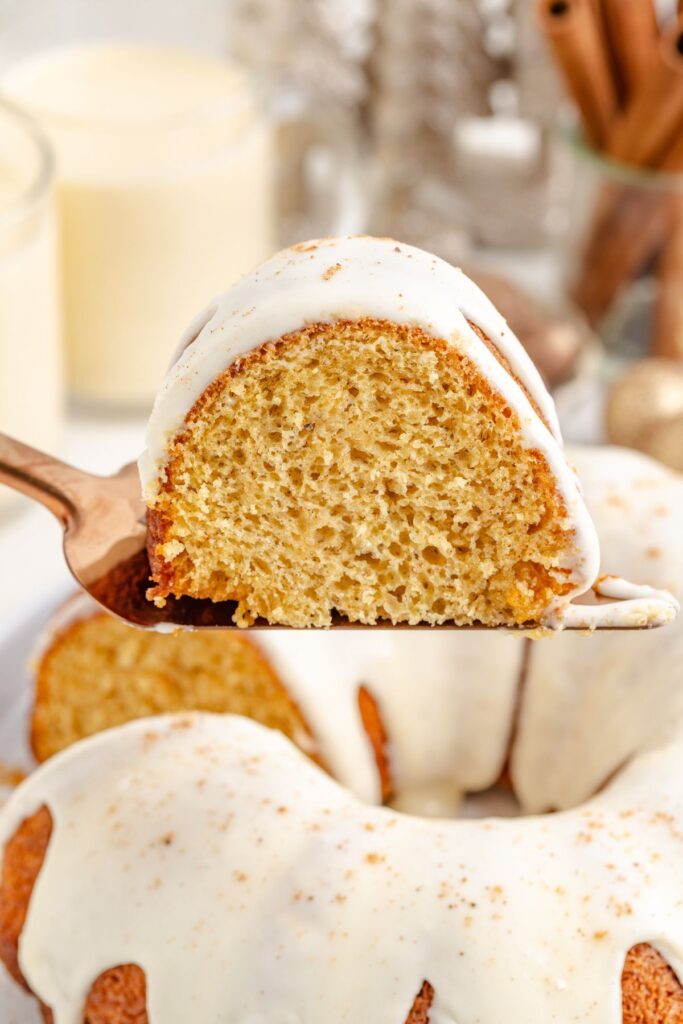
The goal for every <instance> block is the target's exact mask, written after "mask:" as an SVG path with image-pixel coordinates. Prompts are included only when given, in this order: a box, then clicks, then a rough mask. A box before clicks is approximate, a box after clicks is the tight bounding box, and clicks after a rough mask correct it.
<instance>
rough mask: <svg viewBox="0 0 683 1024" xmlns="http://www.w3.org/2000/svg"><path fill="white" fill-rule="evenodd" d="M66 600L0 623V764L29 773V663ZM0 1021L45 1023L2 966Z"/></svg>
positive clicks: (53, 599) (55, 598)
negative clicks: (39, 639)
mask: <svg viewBox="0 0 683 1024" xmlns="http://www.w3.org/2000/svg"><path fill="white" fill-rule="evenodd" d="M64 596H65V594H64V591H60V592H58V593H56V594H52V595H51V596H49V597H46V598H44V599H43V600H41V602H40V604H39V605H37V606H33V607H32V608H31V609H30V610H25V611H22V612H20V613H16V614H14V615H12V616H10V617H9V618H5V619H4V621H2V622H0V762H2V764H3V765H8V766H11V767H12V768H14V767H16V768H20V769H22V770H23V771H29V770H30V769H31V768H32V767H33V765H34V762H33V759H32V757H31V751H30V747H29V742H28V716H29V711H30V707H31V699H32V693H31V690H32V682H31V675H30V672H29V671H28V663H29V660H30V658H31V654H32V651H33V649H34V646H35V643H36V638H37V637H38V636H39V635H40V633H41V631H42V629H43V627H44V626H45V623H46V622H47V620H48V619H49V618H50V616H51V615H52V613H53V612H54V610H55V608H56V607H57V606H58V605H59V604H60V602H61V601H62V599H63V598H64ZM0 795H2V791H1V790H0ZM0 1021H1V1022H2V1024H41V1021H42V1018H41V1015H40V1013H39V1012H38V1010H37V1007H36V1002H35V1000H34V999H32V998H31V997H30V996H28V995H27V994H26V993H25V992H23V991H22V990H21V989H20V988H19V986H18V985H16V984H15V983H14V982H13V981H12V979H11V978H10V976H9V975H8V974H7V972H6V970H5V969H4V967H2V965H0Z"/></svg>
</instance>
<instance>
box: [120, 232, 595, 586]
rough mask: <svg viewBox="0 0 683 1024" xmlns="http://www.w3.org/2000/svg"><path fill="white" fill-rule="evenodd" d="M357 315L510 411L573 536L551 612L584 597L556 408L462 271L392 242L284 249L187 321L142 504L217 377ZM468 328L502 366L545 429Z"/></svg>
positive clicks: (585, 547)
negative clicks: (442, 353) (544, 469)
mask: <svg viewBox="0 0 683 1024" xmlns="http://www.w3.org/2000/svg"><path fill="white" fill-rule="evenodd" d="M331 270H332V271H333V272H332V273H330V271H331ZM364 316H369V317H374V318H377V319H382V320H389V321H392V322H395V323H400V324H409V325H416V326H419V327H421V328H422V329H423V330H424V331H426V332H427V333H428V334H430V335H432V336H434V337H436V338H442V339H444V340H445V341H447V342H448V343H449V344H451V345H453V346H454V347H456V348H458V349H459V350H461V351H463V352H465V353H466V354H467V356H468V358H469V359H471V360H472V362H473V363H474V365H475V366H476V367H477V369H478V370H479V371H480V372H481V373H482V374H483V375H484V376H485V377H486V379H487V380H488V381H489V382H490V384H491V386H492V387H493V388H494V389H495V390H496V391H497V392H498V393H499V394H500V395H502V396H503V398H504V399H505V401H506V402H507V403H508V404H509V406H510V407H511V408H512V409H513V410H514V411H515V412H516V414H517V416H518V419H519V423H520V427H521V431H522V437H523V439H524V442H525V444H527V445H528V446H529V447H532V448H534V449H537V450H538V451H540V452H541V453H542V454H543V456H544V457H545V459H546V461H547V463H548V465H549V467H550V470H551V472H552V473H553V475H554V477H555V479H556V482H557V486H558V489H559V491H560V493H561V495H562V497H563V500H564V503H565V506H566V509H567V515H568V517H569V519H570V521H571V523H572V525H573V527H574V530H575V538H574V544H573V545H572V546H573V550H572V551H568V552H567V557H566V563H563V565H562V568H568V569H570V570H571V582H572V583H573V590H572V592H571V593H569V594H568V595H567V597H566V598H564V599H563V600H562V601H561V602H560V604H562V605H564V604H566V603H567V601H568V600H569V599H570V598H571V597H572V596H573V595H574V594H579V593H583V592H584V591H586V590H587V589H588V588H589V587H590V585H591V584H592V582H593V581H594V579H595V576H596V574H597V569H598V564H599V548H598V543H597V537H596V535H595V531H594V529H593V524H592V523H591V521H590V518H589V516H588V515H587V513H586V509H585V506H584V503H583V500H582V498H581V495H580V491H579V487H578V484H577V480H576V477H575V475H574V473H573V472H572V470H571V469H570V467H569V466H568V464H567V462H566V460H565V458H564V455H563V453H562V448H561V436H560V430H559V426H558V422H557V415H556V413H555V408H554V404H553V401H552V399H551V397H550V395H549V394H548V392H547V390H546V388H545V386H544V384H543V382H542V380H541V377H540V375H539V373H538V371H537V370H536V368H535V366H534V364H533V363H532V361H531V360H530V359H529V356H528V355H527V353H526V351H525V349H524V347H523V346H522V345H521V344H520V342H519V341H518V339H517V338H516V337H515V335H514V334H513V333H512V331H511V330H510V328H509V327H508V326H507V324H506V322H505V320H504V319H503V317H502V316H501V315H500V314H499V313H498V312H497V310H496V309H495V308H494V307H493V305H492V304H491V303H490V302H489V300H488V299H487V298H486V296H485V295H484V293H483V292H482V291H481V290H480V289H479V288H478V287H477V286H476V285H475V284H474V282H472V281H470V279H469V278H468V277H467V276H466V275H465V274H464V273H463V272H462V271H461V270H459V269H456V268H455V267H453V266H451V265H450V264H448V263H446V262H445V261H443V260H440V259H438V258H437V257H436V256H432V255H430V254H429V253H426V252H423V251H422V250H421V249H415V248H413V247H411V246H408V245H403V244H399V243H397V242H395V241H393V240H392V239H386V238H370V237H354V238H339V239H323V240H318V241H315V242H309V243H306V244H302V245H299V246H294V247H293V248H291V249H285V250H283V251H282V252H280V253H278V254H277V255H275V256H273V257H272V259H270V260H268V261H267V262H266V263H264V264H262V265H261V266H260V267H259V268H257V269H256V270H255V271H254V272H253V273H251V274H247V275H246V276H245V277H243V278H242V279H241V280H240V281H239V282H238V283H237V284H236V285H234V286H233V287H232V288H231V289H230V290H229V291H227V292H225V293H224V294H223V295H222V296H220V297H219V298H217V299H216V300H215V301H214V302H213V303H211V305H210V306H209V307H208V308H207V310H206V311H205V312H204V313H203V314H200V316H199V317H197V318H196V319H195V321H194V322H193V323H192V325H191V326H190V328H189V330H188V332H187V333H186V335H185V336H184V338H183V339H182V341H181V344H180V347H179V351H178V354H177V359H176V362H175V363H174V365H173V366H172V367H171V369H170V371H169V373H168V375H167V377H166V380H165V381H164V384H163V386H162V388H161V391H160V392H159V395H158V396H157V399H156V401H155V403H154V408H153V410H152V415H151V417H150V420H149V424H148V427H147V436H146V442H147V450H146V451H145V452H144V453H143V455H142V457H141V459H140V474H141V479H142V485H143V491H144V494H145V497H146V499H147V500H148V501H152V500H153V499H154V496H155V494H156V491H157V489H158V486H159V482H160V480H161V479H163V473H164V464H165V461H166V457H167V455H166V453H167V447H168V445H169V443H170V442H171V440H172V439H173V437H174V436H175V435H176V433H177V432H178V430H179V428H180V427H181V426H182V423H183V421H184V419H185V417H186V415H187V414H188V412H189V411H190V410H191V409H192V407H193V405H194V404H195V402H196V401H197V400H198V398H199V397H200V395H201V394H202V393H203V392H204V390H205V389H206V388H207V386H208V385H209V384H210V383H211V381H213V380H214V379H215V378H216V377H217V376H218V375H219V374H220V373H221V372H222V371H223V370H225V369H226V367H228V366H230V365H231V364H232V363H234V362H235V361H236V360H238V359H239V358H240V357H242V356H244V355H245V354H247V353H248V352H250V351H252V350H253V349H254V348H256V347H258V346H259V345H261V344H263V343H265V342H267V341H271V340H275V339H277V338H279V337H281V336H282V335H283V334H286V333H288V332H290V331H294V330H299V329H301V328H302V327H304V326H305V325H307V324H311V323H321V322H334V321H335V320H340V319H354V318H359V317H364ZM468 320H469V321H471V322H472V323H474V324H476V325H477V326H478V327H479V328H480V329H481V330H482V331H483V332H484V333H485V334H486V335H487V336H488V337H489V339H490V340H491V341H492V343H493V344H494V345H495V346H496V348H497V349H498V350H499V352H500V353H501V354H502V355H503V356H504V358H505V359H506V360H507V361H508V363H509V365H510V367H511V369H512V371H513V373H514V374H515V375H516V376H517V377H518V378H519V380H520V381H521V382H522V384H523V385H524V387H525V388H526V390H527V392H528V393H529V395H531V397H532V398H533V401H534V402H535V403H536V405H537V406H538V408H539V409H540V410H541V413H542V415H543V417H544V419H545V421H546V423H547V424H548V426H546V423H544V422H543V421H542V420H541V418H540V417H539V415H538V414H537V412H536V411H535V409H534V408H533V406H532V405H531V402H530V401H529V398H527V395H526V394H525V392H524V390H523V389H522V387H520V385H519V384H518V383H517V381H516V380H515V379H514V378H513V376H512V375H511V374H510V373H508V371H507V370H506V369H505V368H504V367H503V366H502V365H501V363H500V362H499V361H498V359H497V358H496V357H495V356H494V355H493V353H492V352H491V351H490V350H489V348H488V347H487V346H486V345H484V343H483V342H482V341H481V339H480V338H479V337H478V336H477V334H476V333H475V331H474V330H473V329H472V328H471V327H470V326H469V324H468Z"/></svg>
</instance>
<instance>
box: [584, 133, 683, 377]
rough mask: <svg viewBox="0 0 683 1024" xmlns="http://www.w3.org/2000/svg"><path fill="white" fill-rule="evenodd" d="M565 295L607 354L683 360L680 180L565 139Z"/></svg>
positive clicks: (682, 192)
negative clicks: (569, 176) (568, 162)
mask: <svg viewBox="0 0 683 1024" xmlns="http://www.w3.org/2000/svg"><path fill="white" fill-rule="evenodd" d="M569 145H570V148H571V152H572V155H573V159H574V167H575V175H574V185H573V190H572V195H571V200H570V203H569V209H568V217H567V231H566V235H565V237H564V244H565V250H564V251H565V269H566V279H567V288H568V291H569V293H570V295H571V296H572V298H573V300H574V301H575V302H576V304H577V305H578V306H579V307H580V308H581V309H582V311H583V312H584V313H585V315H586V317H587V318H588V320H589V322H590V323H591V324H592V325H593V326H594V327H595V328H596V329H597V330H598V331H599V333H600V334H601V336H602V338H603V341H604V343H605V345H606V347H607V348H608V350H610V351H612V352H614V353H615V354H617V355H619V356H623V357H634V356H641V355H648V354H649V355H658V356H664V357H667V358H678V359H681V358H683V174H670V173H664V172H658V171H650V170H640V169H638V168H632V167H628V166H625V165H623V164H618V163H615V162H612V161H609V160H607V159H605V158H604V157H603V156H602V155H600V154H597V153H595V152H593V151H592V150H590V149H589V148H587V147H586V146H585V145H583V144H582V143H581V142H580V141H578V140H577V139H576V138H575V137H570V139H569Z"/></svg>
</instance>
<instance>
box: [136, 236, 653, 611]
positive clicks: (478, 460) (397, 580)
mask: <svg viewBox="0 0 683 1024" xmlns="http://www.w3.org/2000/svg"><path fill="white" fill-rule="evenodd" d="M140 467H141V475H142V481H143V487H144V491H145V495H146V499H147V503H148V537H149V540H148V550H149V558H150V563H151V569H152V578H153V580H154V582H155V586H154V587H153V588H152V590H151V591H150V596H151V597H152V598H153V599H154V600H156V601H159V602H163V601H164V600H165V599H166V598H167V597H168V596H169V595H174V596H190V597H195V598H209V599H211V600H213V601H228V600H229V601H234V602H235V603H236V607H235V612H234V620H235V622H237V623H238V624H239V625H249V624H251V623H253V622H254V621H257V620H259V619H261V620H265V621H267V622H269V623H271V624H281V625H289V626H296V627H304V626H327V625H329V624H330V623H331V622H332V621H333V620H334V619H335V618H339V617H341V618H344V619H347V620H350V621H353V622H361V623H368V624H376V623H379V622H392V623H402V622H405V623H412V624H420V623H421V624H425V623H427V624H432V625H433V624H439V623H444V622H454V623H457V624H469V623H473V622H480V623H484V624H488V625H498V624H508V625H515V624H532V625H533V624H538V623H543V624H546V625H558V624H561V623H562V622H563V621H565V618H566V616H567V615H568V610H567V608H568V605H569V602H570V600H571V599H572V598H573V597H575V596H576V595H578V594H581V593H584V592H586V591H588V590H589V589H590V587H591V585H593V584H594V583H595V581H596V577H597V572H598V563H599V550H598V545H597V540H596V536H595V531H594V529H593V526H592V523H591V521H590V518H589V516H588V514H587V512H586V509H585V506H584V503H583V500H582V498H581V495H580V493H579V488H578V484H577V480H576V477H575V475H574V473H573V472H572V470H571V469H570V467H569V466H568V464H567V462H566V460H565V457H564V454H563V452H562V446H561V438H560V433H559V428H558V425H557V418H556V415H555V410H554V406H553V403H552V400H551V399H550V396H549V395H548V393H547V391H546V390H545V387H544V385H543V383H542V381H541V378H540V376H539V374H538V373H537V371H536V369H535V367H534V366H533V363H532V362H531V360H530V359H529V357H528V356H527V354H526V352H525V350H524V349H523V347H522V346H521V344H520V343H519V341H518V340H517V339H516V338H515V336H514V335H513V334H512V332H511V331H510V330H509V328H508V327H507V326H506V324H505V321H504V320H503V318H502V317H501V316H500V315H499V314H498V313H497V312H496V310H495V309H494V308H493V306H492V305H491V303H490V302H489V301H488V300H487V299H486V297H485V296H484V294H483V293H482V292H481V291H480V290H479V289H478V288H477V287H476V285H474V284H473V282H472V281H470V280H469V279H468V278H467V277H466V276H465V274H463V273H462V271H460V270H457V269H455V268H454V267H452V266H450V265H449V264H447V263H445V262H443V261H442V260H439V259H437V258H436V257H434V256H431V255H429V254H428V253H426V252H422V251H421V250H419V249H414V248H411V247H410V246H406V245H401V244H398V243H396V242H394V241H392V240H390V239H376V238H368V237H363V238H343V239H326V240H322V241H317V242H310V243H306V244H300V245H296V246H294V247H292V248H291V249H287V250H284V251H283V252H281V253H279V254H278V255H276V256H275V257H273V258H272V259H271V260H270V261H268V262H267V263H265V264H263V266H261V267H260V268H259V269H258V270H256V271H254V272H253V273H252V274H249V275H247V276H246V277H244V278H243V279H242V280H241V281H240V282H238V283H237V284H236V285H234V286H233V287H232V288H231V289H230V290H229V291H228V292H226V293H225V294H224V295H223V296H222V297H220V298H219V299H217V300H216V301H215V302H214V303H213V304H212V305H211V306H210V308H209V309H207V310H206V311H205V312H204V313H203V314H202V315H201V316H200V317H199V318H198V319H197V321H196V322H195V323H194V324H193V325H192V327H191V329H190V330H189V332H188V333H187V335H186V337H185V338H184V339H183V342H182V344H181V346H180V351H179V353H178V357H177V359H176V361H175V363H174V365H173V366H172V368H171V370H170V371H169V374H168V376H167V379H166V381H165V383H164V385H163V387H162V389H161V392H160V393H159V395H158V397H157V400H156V402H155V405H154V410H153V412H152V416H151V419H150V422H149V426H148V432H147V451H146V452H145V454H144V455H143V458H142V459H141V463H140ZM624 595H625V596H630V592H628V593H627V592H626V591H623V589H621V590H619V593H618V594H617V595H616V596H624ZM633 596H642V595H640V594H639V593H635V592H634V594H633ZM632 610H633V611H635V609H632ZM573 614H574V615H576V614H578V613H577V612H576V611H575V610H573ZM580 614H581V615H582V616H583V617H584V618H585V617H586V616H587V614H588V613H586V612H585V610H584V611H583V612H581V613H580ZM638 614H639V616H640V618H639V621H641V620H642V621H648V620H649V617H651V616H652V615H653V614H655V616H656V617H661V616H662V615H664V616H665V617H666V616H667V615H668V616H670V614H671V609H670V608H669V609H663V608H662V606H661V605H660V606H658V607H657V609H656V611H655V612H653V609H652V607H650V606H649V605H646V607H644V608H643V607H641V608H640V609H639V611H638ZM591 623H592V624H594V620H591V619H587V620H586V624H588V625H590V624H591Z"/></svg>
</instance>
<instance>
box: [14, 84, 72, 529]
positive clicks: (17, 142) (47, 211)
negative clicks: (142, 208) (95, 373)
mask: <svg viewBox="0 0 683 1024" xmlns="http://www.w3.org/2000/svg"><path fill="white" fill-rule="evenodd" d="M53 172H54V163H53V158H52V153H51V150H50V148H49V145H48V143H47V141H46V140H45V138H44V137H43V135H42V134H41V132H40V130H39V129H38V127H37V126H36V125H35V124H34V123H33V122H32V121H31V120H30V119H29V118H27V117H25V116H24V115H23V114H22V113H21V112H20V111H18V110H16V109H15V108H14V107H12V106H11V105H10V104H8V103H5V102H0V431H2V432H3V433H7V434H12V435H14V436H16V437H18V438H19V439H20V440H22V441H26V442H27V443H28V444H31V445H34V446H35V447H37V448H41V449H45V450H47V451H51V452H55V451H56V450H57V449H58V448H59V446H60V444H61V440H62V426H63V416H62V412H63V409H62V398H63V378H62V350H61V315H60V301H59V275H58V259H57V257H58V253H57V240H56V227H55V224H56V217H55V207H54V190H53ZM10 494H11V492H9V491H8V490H7V489H6V488H0V512H1V511H3V510H5V509H6V508H7V507H8V506H9V504H10V502H11V497H10Z"/></svg>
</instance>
